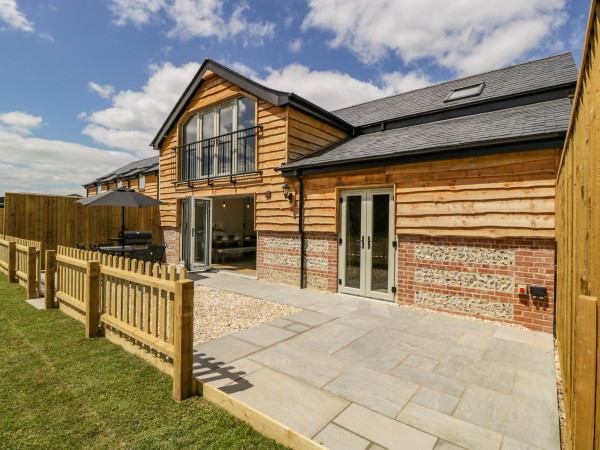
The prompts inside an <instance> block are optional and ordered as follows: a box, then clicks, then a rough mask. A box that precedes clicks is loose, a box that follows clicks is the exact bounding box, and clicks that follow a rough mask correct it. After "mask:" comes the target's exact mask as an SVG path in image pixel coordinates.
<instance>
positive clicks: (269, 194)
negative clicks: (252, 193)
mask: <svg viewBox="0 0 600 450" xmlns="http://www.w3.org/2000/svg"><path fill="white" fill-rule="evenodd" d="M265 197H266V198H267V200H270V199H271V191H267V192H265Z"/></svg>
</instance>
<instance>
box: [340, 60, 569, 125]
mask: <svg viewBox="0 0 600 450" xmlns="http://www.w3.org/2000/svg"><path fill="white" fill-rule="evenodd" d="M576 82H577V67H576V66H575V61H574V60H573V56H572V55H571V53H562V54H559V55H555V56H550V57H547V58H543V59H538V60H534V61H529V62H526V63H522V64H517V65H514V66H510V67H505V68H503V69H497V70H492V71H489V72H485V73H481V74H477V75H472V76H469V77H465V78H459V79H457V80H453V81H448V82H445V83H440V84H436V85H434V86H428V87H425V88H422V89H417V90H414V91H410V92H405V93H402V94H398V95H394V96H391V97H386V98H382V99H378V100H373V101H370V102H367V103H361V104H358V105H354V106H350V107H348V108H343V109H339V110H337V111H333V114H335V115H336V116H338V117H339V118H340V119H343V120H344V121H346V122H348V123H350V124H351V125H353V126H355V127H361V126H365V125H368V124H372V123H378V122H382V121H388V120H393V119H399V118H402V117H410V116H414V115H419V114H424V113H428V112H434V111H435V112H437V111H443V110H447V109H452V108H457V107H461V106H465V105H472V104H476V103H483V102H489V101H497V100H499V99H501V98H506V97H513V96H516V95H519V94H522V93H532V92H539V91H542V90H548V89H551V88H556V87H558V86H563V85H571V84H573V83H576ZM479 83H485V86H484V88H483V91H482V92H481V94H480V95H479V96H475V97H469V98H464V99H459V100H453V101H449V102H444V100H445V99H446V98H447V97H448V95H449V94H450V92H451V91H452V90H455V89H459V88H464V87H468V86H473V85H476V84H479Z"/></svg>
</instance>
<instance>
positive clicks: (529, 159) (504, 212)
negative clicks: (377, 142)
mask: <svg viewBox="0 0 600 450" xmlns="http://www.w3.org/2000/svg"><path fill="white" fill-rule="evenodd" d="M558 151H559V150H558V149H548V150H536V151H530V152H519V153H507V154H502V155H490V156H481V157H476V158H465V159H458V160H448V161H437V162H427V163H417V164H407V165H396V166H388V167H385V168H381V169H369V170H364V171H360V172H359V171H355V172H344V173H333V174H323V175H311V176H307V177H305V192H306V198H305V220H304V223H305V230H306V231H311V232H332V233H335V232H337V231H338V226H339V220H338V219H339V209H338V205H339V191H340V190H342V189H352V188H356V187H366V188H368V187H379V186H395V204H396V215H395V230H396V234H398V235H427V236H465V237H487V238H503V237H514V238H518V237H527V238H547V239H553V238H554V224H555V218H554V214H555V175H556V164H557V152H558Z"/></svg>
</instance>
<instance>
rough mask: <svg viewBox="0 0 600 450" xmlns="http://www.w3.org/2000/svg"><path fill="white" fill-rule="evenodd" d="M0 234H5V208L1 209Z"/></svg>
mask: <svg viewBox="0 0 600 450" xmlns="http://www.w3.org/2000/svg"><path fill="white" fill-rule="evenodd" d="M0 234H4V208H3V207H2V208H0Z"/></svg>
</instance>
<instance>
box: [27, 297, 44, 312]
mask: <svg viewBox="0 0 600 450" xmlns="http://www.w3.org/2000/svg"><path fill="white" fill-rule="evenodd" d="M25 301H26V302H27V303H29V304H30V305H31V306H33V307H34V308H35V309H46V299H45V298H44V297H40V298H30V299H28V300H25Z"/></svg>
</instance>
